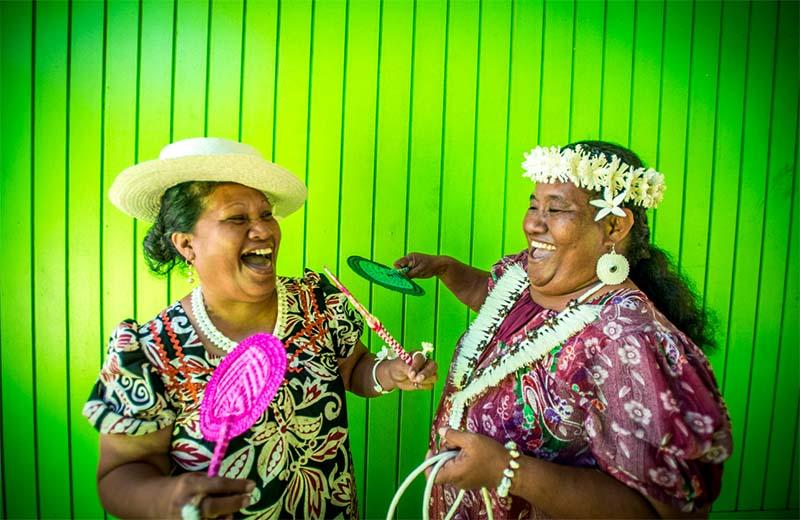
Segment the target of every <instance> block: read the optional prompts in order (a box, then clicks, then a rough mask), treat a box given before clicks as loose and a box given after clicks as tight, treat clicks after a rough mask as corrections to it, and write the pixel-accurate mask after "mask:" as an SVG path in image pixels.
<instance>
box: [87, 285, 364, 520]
mask: <svg viewBox="0 0 800 520" xmlns="http://www.w3.org/2000/svg"><path fill="white" fill-rule="evenodd" d="M278 299H279V305H280V306H281V307H282V310H281V312H280V313H279V319H278V323H277V324H276V326H275V332H274V333H275V335H276V336H278V337H279V338H281V339H282V340H283V342H284V343H285V345H286V354H287V359H288V370H287V374H286V381H285V382H284V383H283V385H282V386H281V387H280V389H279V391H278V393H277V395H276V397H275V399H274V400H273V402H272V404H271V405H270V407H269V408H268V409H267V411H266V412H265V413H264V415H263V416H262V417H261V418H260V419H259V420H258V421H257V422H256V423H255V424H254V425H253V426H252V428H251V429H250V430H248V431H247V432H245V433H244V434H242V435H240V436H239V437H236V438H234V439H232V440H231V442H230V444H229V446H228V450H227V452H226V457H225V459H224V460H223V462H222V465H221V467H220V475H222V476H225V477H230V478H249V479H252V480H253V481H254V482H256V489H255V491H254V492H253V498H252V503H251V504H250V505H249V506H248V507H247V508H245V509H242V510H240V511H239V514H238V515H236V516H237V517H245V518H247V517H253V518H260V519H273V518H334V517H335V518H357V511H356V503H357V502H356V496H355V482H354V478H353V463H352V456H351V454H350V447H349V438H348V429H347V411H346V405H345V388H344V382H343V381H342V378H341V376H340V374H339V370H338V360H339V359H341V358H345V357H347V356H349V355H350V353H351V352H352V351H353V348H354V346H355V344H356V342H357V341H358V338H359V337H360V336H361V331H362V329H363V323H362V321H361V318H360V316H358V314H356V313H355V312H354V311H353V310H352V309H351V308H350V307H349V306H348V305H347V304H346V299H345V297H344V295H342V294H341V293H339V292H337V290H336V289H335V288H334V287H333V286H332V285H331V284H330V283H329V282H328V281H327V279H325V278H324V277H321V276H320V275H318V274H316V273H313V272H311V271H306V274H305V276H304V277H303V278H300V279H292V278H282V277H279V278H278ZM220 360H221V358H220V357H217V356H214V355H212V354H210V353H209V352H207V351H206V349H205V348H204V347H203V345H202V343H201V341H200V339H199V337H198V334H197V331H196V330H195V329H194V328H193V326H192V325H191V323H190V322H189V319H188V317H187V315H186V311H185V310H184V309H183V307H182V306H181V304H180V302H177V303H175V304H173V305H172V306H170V307H169V308H167V309H165V310H164V311H162V312H161V313H160V314H159V315H158V316H157V317H156V318H155V319H153V320H152V321H150V322H148V323H145V324H143V325H137V324H136V322H134V321H124V322H122V323H121V324H120V325H119V326H118V327H117V329H116V330H115V331H114V333H113V335H112V336H111V340H110V342H109V347H108V356H107V357H106V360H105V363H104V365H103V368H102V370H101V372H100V376H99V378H98V381H97V383H96V384H95V386H94V388H93V389H92V392H91V395H90V397H89V400H88V402H87V403H86V405H85V407H84V410H83V413H84V415H85V416H86V417H87V418H88V419H89V421H90V422H91V423H92V425H93V426H94V427H95V428H96V429H97V430H99V431H100V432H101V433H104V434H108V433H123V434H128V435H143V434H146V433H151V432H154V431H156V430H159V429H162V428H171V429H172V441H171V446H170V453H169V456H170V458H171V460H172V464H173V468H174V473H175V474H179V473H183V472H187V471H198V472H205V471H206V470H207V469H208V465H209V462H210V460H211V455H212V453H213V450H214V444H213V443H211V442H206V441H205V440H203V436H202V434H201V433H200V426H199V410H200V402H201V401H202V397H203V391H204V389H205V385H206V383H207V382H208V380H209V378H210V376H211V374H212V372H213V371H214V368H215V367H216V366H217V365H218V364H219V362H220Z"/></svg>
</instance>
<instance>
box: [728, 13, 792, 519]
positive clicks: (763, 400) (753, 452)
mask: <svg viewBox="0 0 800 520" xmlns="http://www.w3.org/2000/svg"><path fill="white" fill-rule="evenodd" d="M787 7H788V6H787ZM792 10H793V9H792V8H791V7H788V9H785V8H784V7H783V5H779V6H778V17H777V20H776V23H777V24H779V28H778V29H777V31H778V34H777V35H776V36H777V40H776V49H775V55H774V56H775V59H774V61H775V64H774V68H773V83H772V85H773V87H772V96H771V98H772V99H771V106H770V108H769V114H770V119H771V121H770V126H769V132H768V133H765V134H763V135H762V138H763V144H762V146H763V147H764V148H768V149H769V155H768V159H767V162H766V163H765V164H764V167H765V168H766V169H767V177H766V186H765V190H766V193H765V198H764V202H763V212H758V213H760V215H758V213H757V215H758V216H757V217H755V220H758V221H760V222H761V225H762V230H761V233H762V236H763V238H762V240H761V243H760V247H759V248H758V249H757V251H758V252H756V251H753V252H752V253H751V254H752V255H754V256H756V255H757V256H760V266H759V269H760V276H759V280H758V300H757V301H758V308H757V309H756V316H755V330H754V334H753V357H752V361H751V364H750V367H749V372H750V383H749V384H750V391H749V394H748V402H747V409H748V411H747V422H746V423H744V424H742V426H743V430H744V432H745V435H744V437H743V440H742V444H741V448H740V451H741V453H742V472H741V477H740V480H741V482H742V483H743V485H740V490H739V497H738V500H737V509H744V510H754V509H759V508H760V507H761V504H762V498H763V489H764V487H769V486H776V487H777V486H781V485H782V482H779V481H774V482H767V481H766V479H765V476H766V469H767V468H766V463H767V457H768V451H769V450H770V449H772V446H771V444H770V427H771V426H772V425H771V424H770V423H771V421H770V417H771V413H772V406H771V405H772V402H773V399H775V398H776V395H775V392H774V389H775V385H776V382H777V381H776V379H777V375H778V374H777V360H778V355H779V348H778V346H779V345H782V343H781V337H780V335H781V330H780V328H781V321H780V319H779V318H778V317H779V316H780V315H781V309H782V307H783V306H784V305H785V303H784V302H785V301H786V299H785V298H784V295H783V293H784V290H785V288H786V285H785V282H786V280H785V277H786V259H787V258H788V256H789V242H790V240H791V238H790V229H791V223H790V218H791V211H792V198H793V194H792V189H793V187H794V182H793V181H794V177H795V175H794V173H793V170H794V161H795V150H794V148H795V146H794V143H795V142H796V136H795V131H796V126H797V121H796V118H795V117H792V115H793V114H796V113H797V108H798V106H797V85H798V83H797V80H798V73H797V70H798V67H797V63H798V62H797V58H798V54H797V25H796V22H797V19H796V18H795V19H794V22H795V25H794V26H787V25H786V22H787V21H788V22H790V23H791V21H792V16H791V14H790V12H791V11H792ZM786 11H790V12H786ZM792 27H793V28H792ZM772 59H773V58H772V57H770V61H772ZM794 267H795V269H797V268H798V266H794ZM790 348H791V347H790ZM796 366H797V365H795V367H796ZM778 398H781V397H778ZM788 444H789V443H788V442H785V444H784V446H788ZM774 449H782V448H781V445H780V444H779V445H777V446H775V447H774ZM753 482H763V483H764V485H763V486H753V485H750V484H749V483H753Z"/></svg>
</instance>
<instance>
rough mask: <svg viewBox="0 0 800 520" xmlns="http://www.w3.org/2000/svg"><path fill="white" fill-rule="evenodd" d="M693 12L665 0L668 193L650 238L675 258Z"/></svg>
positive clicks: (661, 165) (661, 163) (662, 134)
mask: <svg viewBox="0 0 800 520" xmlns="http://www.w3.org/2000/svg"><path fill="white" fill-rule="evenodd" d="M693 12H694V9H693V5H692V4H691V3H688V2H687V3H683V2H682V3H670V2H667V3H666V12H665V16H666V20H665V27H664V57H663V61H662V76H661V106H660V109H661V111H660V126H659V157H658V163H657V168H658V169H659V171H661V172H662V173H663V174H664V176H665V177H666V183H667V189H668V190H669V196H668V197H667V196H665V197H664V201H663V202H662V203H661V204H660V205H659V206H658V209H657V210H656V211H655V215H654V217H655V218H654V219H653V221H654V223H655V224H656V226H655V230H654V233H653V239H654V241H655V242H656V244H658V245H659V246H661V247H662V248H664V249H665V250H666V251H667V252H668V253H669V254H671V255H672V256H673V258H674V259H675V261H677V260H678V252H679V249H680V231H681V229H680V221H681V219H680V215H681V211H682V207H683V195H682V194H683V171H684V156H685V147H686V146H685V145H686V117H687V116H686V112H687V105H688V100H689V95H688V91H689V60H690V56H691V33H692V31H691V29H692V25H691V23H688V22H687V21H691V20H692V19H693ZM651 164H652V160H651Z"/></svg>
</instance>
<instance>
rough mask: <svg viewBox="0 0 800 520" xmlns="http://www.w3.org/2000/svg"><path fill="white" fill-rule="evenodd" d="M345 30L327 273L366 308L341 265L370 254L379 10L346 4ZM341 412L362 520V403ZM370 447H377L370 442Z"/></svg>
mask: <svg viewBox="0 0 800 520" xmlns="http://www.w3.org/2000/svg"><path fill="white" fill-rule="evenodd" d="M346 27H347V29H346V30H347V34H346V37H347V39H346V43H345V47H346V59H345V64H344V68H345V71H344V78H345V85H344V91H343V97H344V99H343V103H344V114H343V133H342V152H341V154H342V155H341V161H342V164H341V179H342V180H341V191H340V198H339V206H338V213H339V214H340V216H339V229H338V230H337V236H338V237H339V259H338V261H337V265H336V266H330V267H331V268H334V267H335V268H336V269H337V271H339V273H340V274H341V278H340V279H341V280H342V282H343V283H344V284H345V285H347V287H348V288H349V289H350V290H351V291H352V292H353V294H355V295H357V296H358V297H359V299H361V301H362V302H364V303H365V305H366V304H367V303H370V306H371V298H369V295H370V291H369V282H367V281H366V280H364V279H363V278H361V277H359V276H357V275H355V274H354V273H353V271H351V270H350V269H349V268H347V267H346V264H345V261H346V259H347V257H348V256H350V255H360V256H369V255H370V254H371V244H372V207H373V201H372V192H373V186H374V177H373V168H374V163H375V125H376V115H377V90H376V88H375V85H376V83H377V79H378V52H379V27H380V5H379V4H377V3H376V2H372V1H369V0H365V1H363V2H352V3H350V4H348V8H347V26H346ZM356 230H357V232H356ZM368 339H369V333H368V332H365V333H364V334H363V335H362V340H363V341H364V342H365V344H369V341H368ZM376 343H377V342H376ZM378 349H380V345H379V344H376V345H375V346H374V349H373V350H378ZM347 411H348V421H349V425H350V447H351V450H352V452H353V464H354V466H355V478H356V489H357V492H358V500H359V506H358V507H359V512H360V514H361V515H362V516H363V514H364V511H365V504H366V496H367V488H366V464H367V446H368V444H369V442H370V441H369V439H368V438H367V416H368V413H369V411H368V409H367V400H366V399H363V398H361V397H357V396H354V395H348V396H347ZM373 441H374V442H380V441H379V440H378V439H374V438H373Z"/></svg>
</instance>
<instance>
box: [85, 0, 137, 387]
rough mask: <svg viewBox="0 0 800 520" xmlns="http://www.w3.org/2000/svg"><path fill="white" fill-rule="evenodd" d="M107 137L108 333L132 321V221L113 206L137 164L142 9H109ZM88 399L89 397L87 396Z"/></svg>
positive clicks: (111, 6) (105, 308) (120, 4)
mask: <svg viewBox="0 0 800 520" xmlns="http://www.w3.org/2000/svg"><path fill="white" fill-rule="evenodd" d="M106 9H107V14H106V17H107V19H106V54H105V85H104V107H103V110H104V112H103V116H104V128H103V130H104V132H103V139H102V142H103V161H104V164H103V198H102V201H103V206H102V207H103V237H102V238H103V252H102V254H103V257H102V265H103V332H104V334H105V335H106V337H108V335H109V334H110V333H111V332H112V331H113V330H114V328H115V327H116V326H117V324H119V322H120V321H121V320H123V319H126V318H133V317H135V316H136V314H135V307H134V301H135V293H134V286H135V285H134V284H135V280H136V279H135V277H134V268H135V266H134V260H133V259H134V253H135V251H136V243H135V242H134V222H133V219H132V218H130V217H128V216H126V215H124V214H123V213H122V212H121V211H119V210H118V209H117V208H115V207H114V206H113V205H112V204H111V203H110V202H108V197H107V192H108V188H109V187H110V186H111V183H112V182H113V181H114V178H115V177H116V176H117V175H118V174H119V172H121V171H122V170H123V169H125V168H127V167H128V166H130V165H131V164H133V163H134V161H135V144H136V84H137V74H136V72H137V70H136V63H137V59H136V56H137V42H138V41H139V38H138V20H139V12H138V6H137V5H136V4H132V3H123V2H114V3H110V4H108V6H107V8H106ZM87 397H88V395H87Z"/></svg>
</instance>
